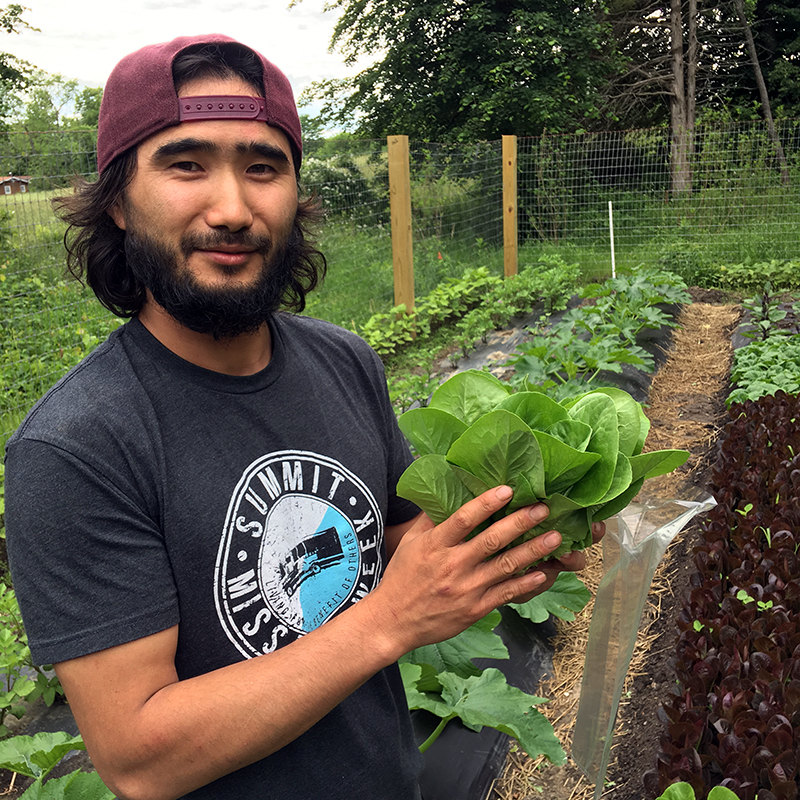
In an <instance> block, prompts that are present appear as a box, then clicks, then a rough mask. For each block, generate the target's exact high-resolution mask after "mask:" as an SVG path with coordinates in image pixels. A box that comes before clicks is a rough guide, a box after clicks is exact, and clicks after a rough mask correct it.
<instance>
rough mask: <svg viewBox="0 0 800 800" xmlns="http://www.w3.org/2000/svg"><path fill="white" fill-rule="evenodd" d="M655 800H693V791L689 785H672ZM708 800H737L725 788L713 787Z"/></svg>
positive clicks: (733, 794)
mask: <svg viewBox="0 0 800 800" xmlns="http://www.w3.org/2000/svg"><path fill="white" fill-rule="evenodd" d="M657 800H695V794H694V789H692V785H691V784H690V783H683V782H679V783H673V784H672V785H671V786H669V787H667V790H666V791H665V792H664V794H662V795H660V796H659V797H658V798H657ZM708 800H738V796H737V795H736V794H735V793H734V792H732V791H731V790H730V789H728V788H726V787H725V786H715V787H714V788H713V789H712V790H711V791H710V792H709V793H708Z"/></svg>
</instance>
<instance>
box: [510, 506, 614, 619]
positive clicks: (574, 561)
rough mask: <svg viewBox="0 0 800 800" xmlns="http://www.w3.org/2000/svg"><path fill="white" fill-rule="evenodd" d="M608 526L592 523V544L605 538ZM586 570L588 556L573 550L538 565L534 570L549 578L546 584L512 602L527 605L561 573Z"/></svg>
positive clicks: (549, 586)
mask: <svg viewBox="0 0 800 800" xmlns="http://www.w3.org/2000/svg"><path fill="white" fill-rule="evenodd" d="M605 533H606V524H605V522H594V523H592V543H593V544H597V543H598V542H600V541H601V540H602V538H603V536H605ZM585 568H586V555H585V554H584V553H583V552H582V551H581V550H573V551H572V552H570V553H565V554H564V555H563V556H561V558H559V559H551V560H549V561H543V562H542V563H541V564H537V565H536V567H535V568H534V569H537V570H540V571H541V572H543V573H544V574H545V575H546V576H547V577H546V580H545V581H544V583H542V584H540V585H539V586H537V587H536V589H535V590H534V591H532V592H529V593H528V594H524V595H520V596H519V597H515V598H514V599H513V600H511V601H510V602H512V603H527V602H528V600H531V599H532V598H534V597H536V595H539V594H541V593H542V592H546V591H547V590H548V589H550V588H551V587H552V585H553V584H554V583H555V580H556V578H557V577H558V573H559V572H580V571H581V570H582V569H585Z"/></svg>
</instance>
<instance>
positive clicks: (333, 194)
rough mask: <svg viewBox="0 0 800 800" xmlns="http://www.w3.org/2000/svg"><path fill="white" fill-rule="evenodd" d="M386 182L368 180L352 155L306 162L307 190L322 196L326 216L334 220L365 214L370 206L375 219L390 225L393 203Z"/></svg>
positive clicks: (309, 159)
mask: <svg viewBox="0 0 800 800" xmlns="http://www.w3.org/2000/svg"><path fill="white" fill-rule="evenodd" d="M383 183H385V182H381V181H379V180H375V178H374V176H373V178H372V179H370V180H368V178H367V176H366V175H365V173H364V171H362V169H361V168H360V167H359V165H358V164H357V163H356V161H355V160H354V159H353V157H351V156H349V155H344V154H341V155H334V156H332V157H330V158H328V159H320V158H315V157H313V156H311V157H307V158H305V159H303V187H304V189H305V191H307V192H309V193H312V194H316V195H318V196H319V198H320V199H321V200H322V205H323V208H324V209H325V211H326V213H327V214H328V215H330V216H332V217H342V216H345V217H347V216H353V215H363V214H364V207H365V206H366V207H368V208H370V210H371V212H372V214H373V216H376V217H377V218H379V219H380V220H382V221H383V222H387V221H388V217H389V204H388V197H387V196H386V192H385V189H383V188H382V187H383Z"/></svg>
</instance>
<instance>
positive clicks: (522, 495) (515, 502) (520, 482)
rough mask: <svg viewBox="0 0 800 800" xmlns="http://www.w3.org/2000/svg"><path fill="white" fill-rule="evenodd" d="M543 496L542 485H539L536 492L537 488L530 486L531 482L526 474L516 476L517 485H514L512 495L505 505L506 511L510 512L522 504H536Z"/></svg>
mask: <svg viewBox="0 0 800 800" xmlns="http://www.w3.org/2000/svg"><path fill="white" fill-rule="evenodd" d="M543 497H544V487H542V486H541V485H540V486H539V490H538V492H537V490H536V489H535V488H534V487H533V486H531V482H530V481H529V480H528V478H527V476H526V475H520V476H519V477H518V478H517V485H516V486H515V487H514V496H513V497H512V498H511V501H510V502H509V504H508V505H507V506H506V509H507V513H509V514H510V513H511V512H512V511H516V510H517V509H518V508H522V507H523V506H533V505H536V503H538V502H539V501H540V500H541V499H542V498H543Z"/></svg>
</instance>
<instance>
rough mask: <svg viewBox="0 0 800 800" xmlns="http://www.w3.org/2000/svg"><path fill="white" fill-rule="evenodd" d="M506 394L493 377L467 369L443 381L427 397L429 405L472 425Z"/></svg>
mask: <svg viewBox="0 0 800 800" xmlns="http://www.w3.org/2000/svg"><path fill="white" fill-rule="evenodd" d="M509 392H510V389H509V388H508V387H507V386H505V384H503V383H501V382H500V381H499V380H498V379H497V378H495V377H494V375H490V374H489V373H488V372H482V371H480V370H476V369H470V370H466V371H465V372H457V373H456V374H455V375H453V376H452V377H451V378H449V379H448V380H446V381H445V382H444V383H443V384H442V385H441V386H440V387H439V388H438V389H437V390H436V391H435V392H434V393H433V395H432V396H431V402H430V406H431V407H432V408H439V409H441V410H442V411H447V412H448V413H449V414H452V415H453V416H454V417H457V418H458V419H460V420H461V421H462V422H465V423H466V424H467V425H472V423H473V422H475V421H476V420H477V419H479V418H480V417H481V416H482V415H483V414H485V413H486V412H487V411H491V410H492V409H493V408H494V407H495V406H496V405H497V404H498V403H500V402H502V401H503V400H504V399H505V398H506V397H508V395H509Z"/></svg>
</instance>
